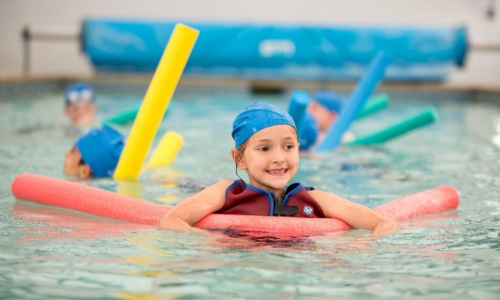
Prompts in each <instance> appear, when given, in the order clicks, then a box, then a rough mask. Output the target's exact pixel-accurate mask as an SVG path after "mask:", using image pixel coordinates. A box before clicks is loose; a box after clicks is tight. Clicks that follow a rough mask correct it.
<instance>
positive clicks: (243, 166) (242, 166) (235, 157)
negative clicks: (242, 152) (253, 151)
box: [231, 148, 247, 170]
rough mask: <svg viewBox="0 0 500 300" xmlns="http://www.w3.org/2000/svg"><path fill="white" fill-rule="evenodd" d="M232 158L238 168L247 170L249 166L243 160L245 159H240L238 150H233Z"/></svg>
mask: <svg viewBox="0 0 500 300" xmlns="http://www.w3.org/2000/svg"><path fill="white" fill-rule="evenodd" d="M231 156H232V157H233V161H234V163H235V164H236V166H238V168H240V169H242V170H246V169H247V165H246V163H245V160H244V159H243V157H238V151H237V150H236V149H234V148H233V149H231Z"/></svg>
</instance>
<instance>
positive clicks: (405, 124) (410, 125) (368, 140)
mask: <svg viewBox="0 0 500 300" xmlns="http://www.w3.org/2000/svg"><path fill="white" fill-rule="evenodd" d="M437 119H438V113H437V111H436V109H435V108H434V107H431V108H427V109H425V110H423V111H421V112H419V113H418V114H416V115H414V116H411V117H409V118H407V119H404V120H402V121H400V122H398V123H395V124H393V125H390V126H388V127H386V128H383V129H381V130H379V131H376V132H374V133H371V134H368V135H365V136H361V137H359V138H356V139H355V140H354V141H351V142H347V143H345V145H369V144H381V143H384V142H387V141H389V140H392V139H395V138H397V137H399V136H401V135H403V134H405V133H407V132H410V131H412V130H415V129H417V128H420V127H423V126H426V125H428V124H431V123H433V122H434V121H436V120H437Z"/></svg>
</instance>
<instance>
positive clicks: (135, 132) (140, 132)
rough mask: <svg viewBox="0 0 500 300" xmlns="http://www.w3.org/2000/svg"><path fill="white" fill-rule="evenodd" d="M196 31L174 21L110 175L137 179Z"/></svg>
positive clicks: (192, 45) (189, 53) (184, 64)
mask: <svg viewBox="0 0 500 300" xmlns="http://www.w3.org/2000/svg"><path fill="white" fill-rule="evenodd" d="M198 33H199V31H198V30H196V29H193V28H191V27H188V26H186V25H183V24H177V25H176V26H175V28H174V31H173V32H172V35H171V36H170V40H169V41H168V44H167V46H166V48H165V51H164V52H163V55H162V57H161V59H160V62H159V63H158V66H157V67H156V71H155V73H154V75H153V78H152V79H151V82H150V84H149V87H148V89H147V91H146V95H145V96H144V100H143V101H142V104H141V108H140V109H139V112H138V113H137V117H136V118H135V121H134V124H133V125H132V129H131V131H130V134H129V136H128V138H127V142H126V143H125V147H124V149H123V152H122V155H121V157H120V160H119V161H118V166H117V167H116V170H115V173H114V175H113V178H115V179H137V178H138V177H139V173H140V171H141V168H142V165H143V164H144V160H145V159H146V156H147V154H148V151H149V148H150V147H151V144H152V142H153V139H154V137H155V135H156V132H157V131H158V127H159V126H160V123H161V120H162V118H163V115H164V114H165V111H166V109H167V107H168V104H169V102H170V99H171V98H172V96H173V94H174V91H175V88H176V87H177V84H178V82H179V80H180V78H181V75H182V72H183V71H184V67H185V66H186V63H187V60H188V59H189V56H190V55H191V51H192V50H193V47H194V44H195V42H196V39H197V38H198Z"/></svg>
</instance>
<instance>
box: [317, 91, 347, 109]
mask: <svg viewBox="0 0 500 300" xmlns="http://www.w3.org/2000/svg"><path fill="white" fill-rule="evenodd" d="M313 100H314V101H316V102H318V103H319V104H321V105H322V106H323V107H325V108H326V109H328V110H329V111H331V112H336V113H339V112H340V111H341V110H342V106H343V105H344V97H343V96H342V95H341V94H339V93H336V92H332V91H319V92H317V93H316V94H315V95H314V98H313Z"/></svg>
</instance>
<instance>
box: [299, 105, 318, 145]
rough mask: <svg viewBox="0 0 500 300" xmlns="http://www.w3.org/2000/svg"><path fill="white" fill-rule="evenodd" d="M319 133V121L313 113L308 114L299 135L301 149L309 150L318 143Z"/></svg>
mask: <svg viewBox="0 0 500 300" xmlns="http://www.w3.org/2000/svg"><path fill="white" fill-rule="evenodd" d="M318 133H319V125H318V122H316V119H314V117H313V116H312V115H311V114H307V115H306V117H305V118H304V121H303V123H302V131H301V132H300V135H299V143H300V147H299V149H300V150H304V151H307V150H309V149H310V148H311V147H312V146H313V145H314V144H315V143H316V139H317V138H318Z"/></svg>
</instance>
